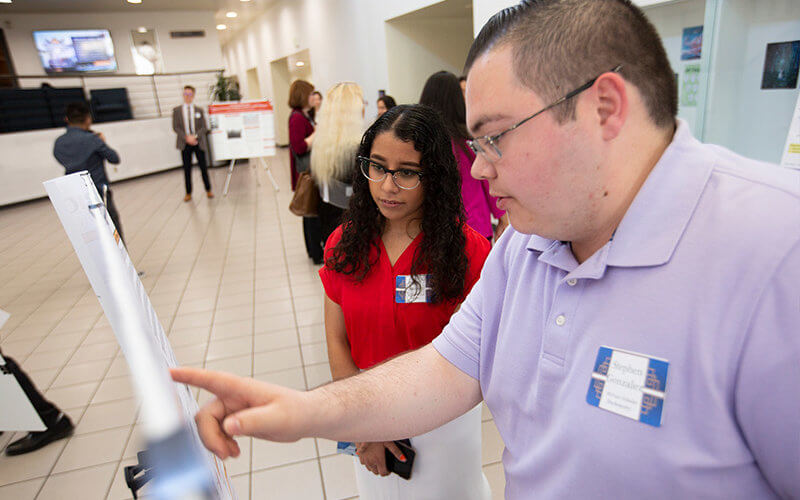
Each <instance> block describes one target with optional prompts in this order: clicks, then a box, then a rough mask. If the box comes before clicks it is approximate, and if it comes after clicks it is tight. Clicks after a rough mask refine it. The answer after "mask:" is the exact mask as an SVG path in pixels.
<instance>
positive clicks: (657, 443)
mask: <svg viewBox="0 0 800 500" xmlns="http://www.w3.org/2000/svg"><path fill="white" fill-rule="evenodd" d="M799 174H800V173H798V172H796V171H792V170H789V169H782V168H779V167H776V166H774V165H767V164H763V163H758V162H755V161H751V160H748V159H746V158H742V157H740V156H737V155H735V154H733V153H731V152H730V151H727V150H725V149H723V148H720V147H716V146H710V145H704V144H702V143H700V142H698V141H697V140H695V139H694V138H693V137H692V136H691V133H690V132H689V130H688V127H687V126H686V124H685V123H684V122H679V125H678V129H677V131H676V134H675V137H674V139H673V142H672V143H671V145H670V146H669V147H668V148H667V150H666V151H665V152H664V155H663V156H662V158H661V159H660V161H659V162H658V164H657V165H656V166H655V168H654V169H653V171H652V172H651V174H650V176H649V177H648V179H647V181H646V182H645V184H644V185H643V186H642V188H641V190H640V192H639V193H638V195H637V197H636V198H635V200H634V202H633V204H632V205H631V206H630V208H629V209H628V212H627V213H626V215H625V217H624V219H623V221H622V223H621V224H620V226H619V228H618V230H617V232H616V234H615V236H614V238H613V240H612V241H610V242H609V243H608V244H606V245H605V246H604V247H603V248H601V249H600V250H599V251H597V252H596V253H595V254H594V255H593V256H592V257H591V258H589V259H588V260H587V261H585V262H584V263H582V264H580V265H578V263H577V262H576V261H575V259H574V257H573V255H572V253H571V251H570V248H569V245H568V244H564V243H561V242H559V241H553V240H547V239H544V238H541V237H538V236H531V235H525V234H520V233H517V232H515V231H513V230H512V229H511V228H509V230H508V231H506V233H505V234H504V235H503V237H502V238H501V240H500V242H499V243H498V244H497V246H496V247H495V248H494V249H493V250H492V252H491V254H490V255H489V258H488V260H487V261H486V264H485V266H484V268H483V273H482V277H481V279H480V280H479V281H478V283H477V284H476V285H475V287H474V288H473V290H472V292H471V293H470V295H469V296H468V297H467V299H466V301H465V302H464V304H463V305H462V307H461V309H460V311H459V312H458V313H456V314H455V315H454V316H453V318H452V319H451V321H450V324H449V325H448V326H447V327H446V328H445V329H444V331H443V332H442V334H441V335H440V336H439V337H437V338H436V339H435V340H434V343H433V344H434V346H435V348H436V349H437V350H438V352H439V353H441V354H442V355H443V356H444V357H445V358H446V359H448V360H449V361H450V362H451V363H453V364H454V365H455V366H457V367H458V368H459V369H461V370H462V371H464V372H465V373H467V374H468V375H470V376H471V377H473V378H475V379H477V380H479V381H480V386H481V390H482V392H483V397H484V399H485V401H486V403H487V405H488V406H489V409H490V410H491V411H492V414H493V415H494V418H495V423H496V424H497V428H498V430H499V431H500V435H501V436H502V438H503V441H504V443H505V446H506V448H505V451H504V452H503V466H504V468H505V474H506V498H510V499H522V498H541V499H564V498H612V497H613V498H631V499H640V498H692V499H703V498H726V499H731V498H743V499H744V498H747V499H755V498H758V499H762V498H774V497H800V175H799ZM601 346H608V347H611V348H614V349H623V350H627V351H634V352H637V353H642V354H645V355H647V356H650V357H654V358H660V359H662V360H666V361H667V362H668V363H669V370H668V375H667V380H666V391H665V396H664V399H663V409H662V419H661V425H660V426H659V427H655V426H652V425H647V424H645V423H642V422H640V421H637V420H632V419H630V418H626V417H623V416H620V415H618V414H616V413H612V412H610V411H606V410H603V409H600V408H598V407H597V406H592V405H591V404H589V403H588V402H587V400H588V399H589V397H588V396H587V390H588V389H589V384H590V381H591V380H592V373H593V371H594V370H595V360H596V359H597V356H598V351H599V349H600V348H601Z"/></svg>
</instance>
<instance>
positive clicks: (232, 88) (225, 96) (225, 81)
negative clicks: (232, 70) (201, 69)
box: [209, 71, 242, 102]
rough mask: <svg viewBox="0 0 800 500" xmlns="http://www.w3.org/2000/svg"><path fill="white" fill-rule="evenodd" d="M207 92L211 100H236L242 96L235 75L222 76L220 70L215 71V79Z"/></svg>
mask: <svg viewBox="0 0 800 500" xmlns="http://www.w3.org/2000/svg"><path fill="white" fill-rule="evenodd" d="M209 93H210V94H211V100H212V101H213V102H220V101H238V100H240V99H241V98H242V95H241V94H240V93H239V81H238V80H237V79H236V77H235V76H227V77H226V76H224V75H223V73H222V71H220V72H219V73H217V81H216V82H215V83H214V84H213V85H211V89H210V92H209Z"/></svg>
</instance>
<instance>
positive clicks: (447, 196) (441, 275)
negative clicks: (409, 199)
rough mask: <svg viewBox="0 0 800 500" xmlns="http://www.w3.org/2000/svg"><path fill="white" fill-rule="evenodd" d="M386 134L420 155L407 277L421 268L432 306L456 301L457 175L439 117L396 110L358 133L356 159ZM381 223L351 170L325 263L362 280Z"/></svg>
mask: <svg viewBox="0 0 800 500" xmlns="http://www.w3.org/2000/svg"><path fill="white" fill-rule="evenodd" d="M385 132H389V133H391V134H393V135H394V136H395V137H396V138H398V139H400V140H401V141H404V142H410V143H412V144H413V145H414V149H416V150H417V151H419V152H420V153H421V155H422V159H421V162H420V164H421V166H422V172H423V176H422V186H421V188H422V189H423V190H424V199H423V202H422V214H423V215H422V232H423V239H422V241H421V242H420V245H419V247H418V249H417V251H416V253H415V254H414V258H413V261H412V262H413V263H412V265H411V274H412V275H415V274H418V270H419V269H423V268H424V269H426V270H427V272H428V274H430V276H431V287H432V289H433V298H432V300H433V302H441V301H453V300H457V299H458V298H460V297H461V295H462V294H463V293H464V289H465V286H466V284H465V282H466V274H467V255H466V251H465V247H466V237H465V236H464V231H463V226H464V221H465V216H464V205H463V203H462V201H461V176H460V175H459V173H458V166H457V164H456V160H455V157H454V156H453V151H452V149H451V146H450V135H449V134H448V132H447V128H446V127H445V124H444V122H443V121H442V118H441V117H440V116H439V114H438V113H437V112H436V111H435V110H433V109H432V108H429V107H428V106H422V105H419V104H416V105H403V106H396V107H394V108H392V109H390V110H389V111H387V112H386V113H384V114H383V115H382V116H381V117H380V118H378V119H377V120H376V121H375V123H373V124H372V126H371V127H369V129H367V131H366V132H365V133H364V137H362V139H361V145H360V147H359V149H358V155H359V156H365V157H369V155H370V152H371V151H372V143H373V142H374V141H375V137H377V136H378V135H379V134H382V133H385ZM385 224H386V219H385V218H384V217H383V215H381V213H380V211H379V210H378V207H377V205H376V204H375V201H373V199H372V195H371V194H370V192H369V181H368V180H367V179H366V178H365V177H364V176H363V175H362V174H361V170H360V169H359V168H356V169H355V174H354V176H353V196H352V197H351V198H350V207H349V208H348V210H347V211H346V212H345V213H344V215H343V216H342V238H341V240H339V243H338V244H337V245H336V247H335V248H334V249H333V252H332V254H331V255H330V257H329V258H328V259H327V261H326V265H327V266H328V267H329V268H330V269H332V270H334V271H336V272H338V273H342V274H345V275H350V276H353V278H354V279H355V280H356V281H362V280H363V279H364V278H365V277H366V276H367V274H368V273H369V270H370V268H371V267H372V266H373V265H375V264H376V263H377V260H373V261H370V258H369V254H370V249H371V248H372V247H374V248H376V249H377V250H378V255H379V256H380V245H378V239H379V238H380V237H381V235H382V234H383V229H384V226H385Z"/></svg>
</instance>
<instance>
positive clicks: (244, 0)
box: [242, 0, 250, 2]
mask: <svg viewBox="0 0 800 500" xmlns="http://www.w3.org/2000/svg"><path fill="white" fill-rule="evenodd" d="M249 1H250V0H242V2H249Z"/></svg>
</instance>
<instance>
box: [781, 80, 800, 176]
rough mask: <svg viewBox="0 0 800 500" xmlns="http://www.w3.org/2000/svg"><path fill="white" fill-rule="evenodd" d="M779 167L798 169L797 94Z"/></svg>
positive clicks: (799, 129) (799, 111)
mask: <svg viewBox="0 0 800 500" xmlns="http://www.w3.org/2000/svg"><path fill="white" fill-rule="evenodd" d="M781 166H784V167H789V168H797V169H800V93H798V94H797V102H796V103H795V105H794V115H793V116H792V123H791V125H789V133H788V134H786V145H785V146H783V157H782V158H781Z"/></svg>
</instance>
